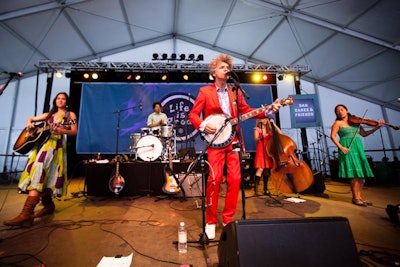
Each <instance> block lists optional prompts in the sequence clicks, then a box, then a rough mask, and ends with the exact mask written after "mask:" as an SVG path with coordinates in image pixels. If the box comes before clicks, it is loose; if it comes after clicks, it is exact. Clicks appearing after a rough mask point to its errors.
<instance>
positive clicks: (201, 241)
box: [172, 118, 230, 266]
mask: <svg viewBox="0 0 400 267" xmlns="http://www.w3.org/2000/svg"><path fill="white" fill-rule="evenodd" d="M229 121H230V118H228V119H226V120H225V123H224V124H223V125H222V126H221V128H220V129H219V130H218V131H217V132H216V133H215V135H214V137H213V139H212V140H211V141H210V142H209V143H208V144H207V147H206V149H205V150H204V151H202V152H201V153H200V154H199V156H198V157H197V158H196V160H195V161H194V164H192V165H191V168H189V170H188V171H187V172H186V174H185V176H184V177H183V178H182V180H181V181H180V182H179V184H178V187H179V188H181V189H182V190H183V186H182V184H183V183H184V181H185V180H186V178H187V177H188V176H189V174H190V173H191V172H192V170H193V169H194V167H195V166H196V165H197V164H198V163H199V162H200V166H201V180H202V190H201V213H202V233H201V234H200V235H199V236H200V238H199V240H198V241H187V243H199V244H201V245H202V246H203V248H204V257H205V259H206V263H207V266H211V265H210V264H211V259H210V257H209V256H208V252H207V245H208V244H209V243H210V242H219V240H210V239H209V238H208V236H207V233H206V195H205V194H206V193H205V192H206V187H207V183H206V177H205V168H204V167H205V160H204V158H203V157H204V154H205V153H206V151H207V148H208V147H210V146H211V145H212V144H213V143H214V141H215V140H216V139H217V138H218V137H219V135H220V134H221V133H222V132H223V130H224V129H225V127H226V126H227V124H228V123H229ZM183 193H184V191H183ZM183 196H184V197H185V194H183ZM212 205H214V204H212ZM172 243H173V244H178V241H174V242H172Z"/></svg>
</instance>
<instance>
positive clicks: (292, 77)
mask: <svg viewBox="0 0 400 267" xmlns="http://www.w3.org/2000/svg"><path fill="white" fill-rule="evenodd" d="M292 80H294V75H293V73H287V74H285V81H292Z"/></svg>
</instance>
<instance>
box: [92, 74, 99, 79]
mask: <svg viewBox="0 0 400 267" xmlns="http://www.w3.org/2000/svg"><path fill="white" fill-rule="evenodd" d="M98 78H99V74H98V73H97V72H93V73H92V79H93V80H97V79H98Z"/></svg>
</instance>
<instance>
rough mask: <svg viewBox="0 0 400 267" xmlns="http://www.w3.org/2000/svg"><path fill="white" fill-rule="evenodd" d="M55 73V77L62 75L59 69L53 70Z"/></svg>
mask: <svg viewBox="0 0 400 267" xmlns="http://www.w3.org/2000/svg"><path fill="white" fill-rule="evenodd" d="M55 75H56V77H57V78H62V77H63V74H62V72H61V71H59V70H56V71H55Z"/></svg>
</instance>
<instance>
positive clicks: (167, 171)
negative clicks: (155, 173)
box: [162, 140, 180, 194]
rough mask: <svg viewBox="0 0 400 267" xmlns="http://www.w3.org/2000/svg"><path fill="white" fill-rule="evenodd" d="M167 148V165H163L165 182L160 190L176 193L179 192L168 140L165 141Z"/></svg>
mask: <svg viewBox="0 0 400 267" xmlns="http://www.w3.org/2000/svg"><path fill="white" fill-rule="evenodd" d="M167 148H168V161H169V166H168V165H165V167H164V176H165V183H164V185H163V187H162V191H163V192H164V193H166V194H176V193H179V191H180V188H179V186H178V179H177V178H176V176H175V174H174V172H173V169H172V155H171V144H170V141H169V140H168V141H167Z"/></svg>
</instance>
